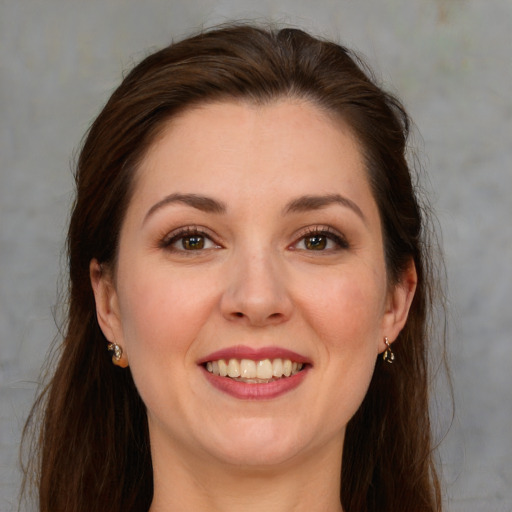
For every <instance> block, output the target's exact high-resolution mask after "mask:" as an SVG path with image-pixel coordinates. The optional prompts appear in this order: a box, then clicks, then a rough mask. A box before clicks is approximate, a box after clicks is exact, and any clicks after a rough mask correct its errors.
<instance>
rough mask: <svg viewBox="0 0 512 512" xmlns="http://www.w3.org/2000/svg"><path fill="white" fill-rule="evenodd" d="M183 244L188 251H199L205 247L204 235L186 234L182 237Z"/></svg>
mask: <svg viewBox="0 0 512 512" xmlns="http://www.w3.org/2000/svg"><path fill="white" fill-rule="evenodd" d="M181 245H182V247H183V249H185V250H186V251H197V250H200V249H204V236H200V235H192V236H185V237H183V238H182V239H181Z"/></svg>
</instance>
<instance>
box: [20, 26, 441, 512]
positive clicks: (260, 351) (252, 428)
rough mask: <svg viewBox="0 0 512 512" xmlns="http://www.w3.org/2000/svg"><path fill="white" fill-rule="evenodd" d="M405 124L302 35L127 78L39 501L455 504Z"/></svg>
mask: <svg viewBox="0 0 512 512" xmlns="http://www.w3.org/2000/svg"><path fill="white" fill-rule="evenodd" d="M408 127H409V121H408V117H407V115H406V113H405V112H404V110H403V108H402V107H401V105H400V103H399V102H398V101H397V100H396V99H394V98H393V97H391V96H390V95H389V94H386V93H385V92H383V91H382V90H381V89H380V88H379V87H378V86H377V85H375V83H374V81H373V80H372V79H371V78H370V77H369V72H368V70H363V69H362V65H361V63H360V62H358V61H357V60H356V59H355V58H354V57H353V56H351V54H350V53H349V52H348V51H347V50H346V49H345V48H343V47H341V46H338V45H336V44H333V43H329V42H324V41H320V40H317V39H314V38H312V37H311V36H309V35H307V34H305V33H304V32H302V31H299V30H293V29H284V30H280V31H273V30H266V29H261V28H257V27H250V26H231V27H225V28H222V29H218V30H212V31H208V32H205V33H202V34H200V35H197V36H195V37H192V38H189V39H187V40H184V41H182V42H179V43H176V44H173V45H171V46H169V47H168V48H165V49H163V50H161V51H158V52H156V53H155V54H153V55H150V56H149V57H147V58H146V59H145V60H144V61H142V62H141V63H140V64H139V65H138V66H137V67H135V69H134V70H133V71H132V72H131V73H130V74H128V76H127V77H126V78H125V79H124V80H123V82H122V84H121V85H120V86H119V88H118V89H117V90H116V91H115V92H114V94H113V95H112V97H111V98H110V100H109V102H108V103H107V105H106V106H105V107H104V109H103V111H102V112H101V114H100V115H99V116H98V118H97V119H96V121H95V122H94V124H93V125H92V127H91V129H90V131H89V134H88V137H87V139H86V141H85V143H84V146H83V149H82V152H81V155H80V158H79V161H78V168H77V175H76V183H77V196H76V202H75V205H74V209H73V214H72V218H71V223H70V228H69V234H68V254H69V265H70V292H69V293H70V297H69V300H70V302H69V315H68V323H67V326H66V329H67V330H66V335H65V339H64V344H63V346H62V351H61V354H60V359H59V361H58V364H57V366H56V369H55V372H54V375H53V377H52V379H51V381H50V383H49V385H48V387H47V389H46V390H45V392H44V393H43V395H42V397H41V398H40V401H39V402H40V403H39V406H40V407H42V408H43V410H44V416H43V418H42V428H41V434H40V439H39V446H40V451H39V455H40V457H39V459H37V460H36V462H35V464H37V465H38V466H37V467H38V468H39V477H38V478H39V481H38V492H39V499H40V510H41V511H53V512H55V511H59V512H60V511H73V512H77V511H81V510H84V511H91V510H102V511H144V510H150V511H152V512H157V511H178V510H179V511H182V510H205V511H206V510H235V509H243V510H256V509H257V510H261V509H263V510H275V511H280V510H297V511H299V510H308V511H311V510H319V511H323V512H325V511H338V512H339V511H341V510H344V511H345V512H348V511H354V512H361V511H380V512H382V511H395V512H397V511H405V510H410V511H413V510H414V511H440V510H441V500H440V486H439V481H438V477H437V474H436V470H435V466H434V462H433V453H432V450H433V443H432V440H431V434H430V423H429V411H428V409H429V403H428V368H427V346H428V342H429V339H428V336H427V334H428V332H427V328H428V324H427V321H428V318H429V316H428V315H429V314H430V309H431V307H432V289H433V277H432V273H431V270H430V267H431V257H432V256H431V255H430V254H428V253H427V249H428V248H429V246H428V244H425V239H424V237H425V235H426V234H425V229H424V221H423V218H422V212H421V210H420V207H419V206H418V202H417V199H416V196H415V191H414V189H413V186H412V183H411V174H410V171H409V168H408V164H407V162H406V158H405V148H406V143H407V135H408ZM389 363H393V364H389ZM29 470H30V468H29ZM340 497H341V498H340Z"/></svg>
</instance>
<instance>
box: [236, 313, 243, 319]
mask: <svg viewBox="0 0 512 512" xmlns="http://www.w3.org/2000/svg"><path fill="white" fill-rule="evenodd" d="M235 316H236V317H238V318H242V317H243V316H244V314H243V313H240V311H238V312H236V313H235Z"/></svg>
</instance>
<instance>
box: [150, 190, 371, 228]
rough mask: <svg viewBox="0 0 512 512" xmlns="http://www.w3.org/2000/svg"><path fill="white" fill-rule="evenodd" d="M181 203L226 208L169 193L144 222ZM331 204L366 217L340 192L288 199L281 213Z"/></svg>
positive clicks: (206, 208) (213, 201)
mask: <svg viewBox="0 0 512 512" xmlns="http://www.w3.org/2000/svg"><path fill="white" fill-rule="evenodd" d="M175 203H181V204H185V205H187V206H191V207H192V208H196V209H197V210H200V211H203V212H206V213H218V214H221V213H225V212H226V210H227V208H226V205H225V204H224V203H222V202H221V201H217V200H216V199H212V198H211V197H207V196H201V195H198V194H179V193H175V194H169V195H168V196H166V197H164V198H163V199H162V200H161V201H158V203H156V204H154V205H153V206H152V207H151V208H150V209H149V210H148V212H147V213H146V216H145V217H144V223H145V222H146V220H147V219H148V218H149V217H150V216H151V215H153V214H154V213H155V212H156V211H157V210H160V209H161V208H163V207H164V206H168V205H170V204H175ZM332 204H339V205H341V206H343V207H345V208H349V209H350V210H352V211H353V212H354V213H355V214H356V215H357V216H358V217H360V218H361V220H362V221H363V222H364V223H366V217H365V216H364V214H363V212H362V210H361V208H359V206H358V205H357V204H356V203H354V201H352V200H351V199H349V198H348V197H344V196H342V195H340V194H326V195H320V196H311V195H308V196H301V197H298V198H296V199H293V200H292V201H290V202H289V203H288V204H287V205H286V206H285V207H284V209H283V214H288V213H300V212H307V211H311V210H320V209H322V208H326V207H327V206H330V205H332Z"/></svg>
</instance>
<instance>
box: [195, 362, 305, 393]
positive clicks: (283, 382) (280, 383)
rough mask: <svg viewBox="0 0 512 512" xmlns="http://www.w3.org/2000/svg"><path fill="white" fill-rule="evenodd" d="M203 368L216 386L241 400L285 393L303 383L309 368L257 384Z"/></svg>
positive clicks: (209, 379)
mask: <svg viewBox="0 0 512 512" xmlns="http://www.w3.org/2000/svg"><path fill="white" fill-rule="evenodd" d="M201 368H203V372H204V374H205V376H206V378H207V379H208V381H209V382H210V384H211V385H212V386H213V387H214V388H216V389H218V390H219V391H222V392H223V393H226V394H227V395H230V396H232V397H234V398H238V399H240V400H271V399H273V398H277V397H279V396H281V395H284V394H286V393H288V392H290V391H292V390H294V389H295V388H297V387H298V386H299V385H300V384H301V383H302V381H303V380H304V379H305V377H306V374H307V373H308V369H309V367H308V366H306V368H304V369H302V370H301V371H300V372H298V373H296V374H295V375H292V376H291V377H281V378H280V379H278V380H273V381H272V382H267V383H262V384H255V383H249V382H240V381H237V380H233V379H230V378H229V377H220V376H219V375H214V374H213V373H210V372H209V371H208V370H206V368H204V367H201Z"/></svg>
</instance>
